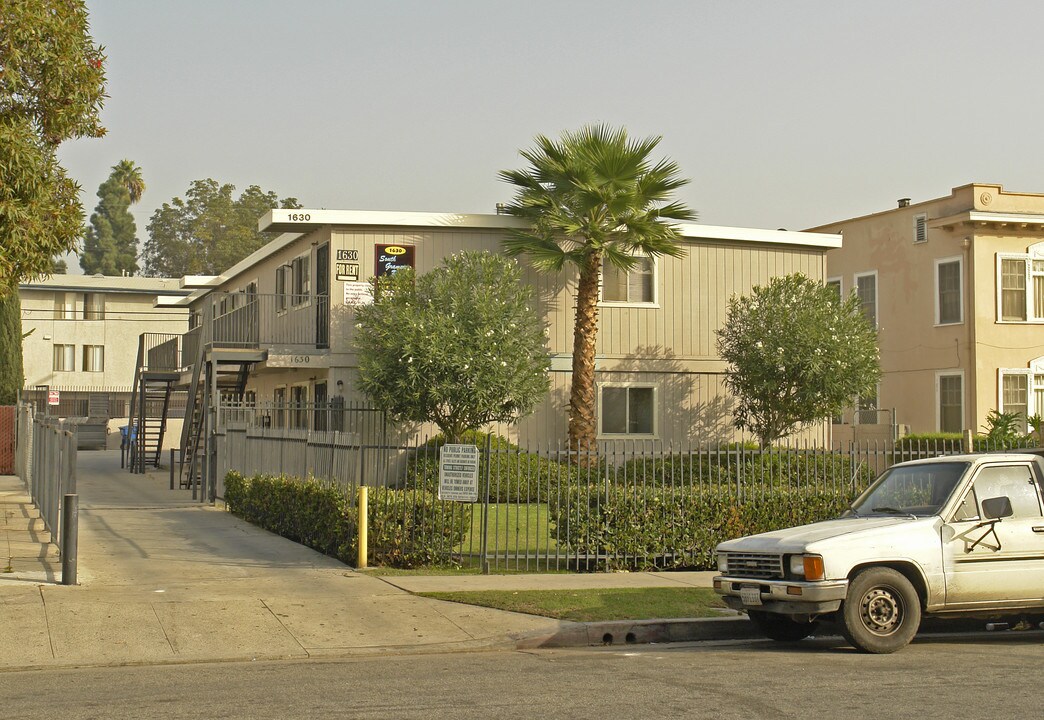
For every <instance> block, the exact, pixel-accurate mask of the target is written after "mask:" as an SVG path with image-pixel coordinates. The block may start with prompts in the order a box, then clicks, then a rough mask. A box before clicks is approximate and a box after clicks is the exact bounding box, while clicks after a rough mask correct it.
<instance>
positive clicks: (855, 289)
mask: <svg viewBox="0 0 1044 720" xmlns="http://www.w3.org/2000/svg"><path fill="white" fill-rule="evenodd" d="M865 277H872V278H873V279H874V328H875V329H876V328H879V327H880V326H881V284H880V282H878V277H877V271H876V270H870V271H868V272H861V273H856V274H854V275H853V276H852V293H853V294H855V295H856V297H858V296H859V278H865ZM861 303H862V301H861V300H860V304H861Z"/></svg>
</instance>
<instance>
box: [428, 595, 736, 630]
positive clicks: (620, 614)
mask: <svg viewBox="0 0 1044 720" xmlns="http://www.w3.org/2000/svg"><path fill="white" fill-rule="evenodd" d="M419 594H420V595H422V596H423V597H429V598H435V599H437V600H448V601H450V602H457V603H464V604H466V605H480V606H482V607H489V608H496V609H497V610H510V611H511V612H520V613H526V614H529V615H543V616H544V617H550V618H555V619H558V620H573V621H576V622H596V621H602V620H655V619H662V618H696V617H717V616H720V615H721V610H722V609H723V608H724V607H725V605H724V603H722V602H721V600H720V599H719V597H718V595H717V594H716V593H715V592H714V591H713V590H711V589H710V588H613V589H594V590H515V591H512V590H480V591H473V592H432V593H419Z"/></svg>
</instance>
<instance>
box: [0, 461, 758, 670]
mask: <svg viewBox="0 0 1044 720" xmlns="http://www.w3.org/2000/svg"><path fill="white" fill-rule="evenodd" d="M78 475H79V477H78V491H79V495H80V527H79V555H78V567H79V571H78V579H79V583H80V584H79V585H77V586H64V585H61V584H59V582H60V579H61V564H60V561H59V559H58V557H57V554H56V550H55V548H54V546H53V545H49V544H47V543H48V541H49V536H48V534H47V533H46V531H45V530H44V529H43V523H42V521H41V520H40V519H39V518H38V517H36V513H35V510H34V509H33V508H32V506H31V504H30V503H29V498H28V497H27V496H26V493H25V488H24V486H23V485H22V482H21V480H19V479H18V478H16V477H11V476H3V477H0V507H2V511H3V525H0V530H2V533H3V535H2V540H0V565H3V567H0V571H2V572H0V669H12V668H26V667H38V666H77V665H110V664H139V663H167V662H190V661H205V660H206V661H219V660H249V659H260V658H266V659H273V658H306V657H322V656H338V655H348V654H356V653H377V652H389V651H391V652H426V651H446V650H461V649H479V648H492V647H498V648H509V647H511V648H513V647H518V646H530V647H536V646H549V645H563V644H586V643H587V642H599V641H601V640H602V639H603V638H605V637H606V633H607V632H611V631H609V630H606V628H605V627H602V626H594V625H592V626H587V625H584V624H578V623H568V622H559V621H555V620H549V619H547V618H538V617H532V616H529V615H521V614H516V613H507V612H502V611H497V610H489V609H485V608H478V607H473V606H468V605H460V604H455V603H447V602H440V601H436V600H430V599H426V598H421V597H417V596H415V595H412V594H411V593H412V592H427V591H438V590H470V589H482V588H499V589H529V588H532V589H540V588H547V589H553V588H559V589H560V588H573V587H648V586H665V585H666V586H678V585H682V586H684V585H709V583H710V580H709V578H710V575H711V574H710V573H651V574H646V573H619V574H605V575H598V574H590V575H514V576H486V577H481V576H440V577H413V576H398V577H389V578H383V579H382V578H378V577H374V576H372V575H368V574H366V573H365V572H355V571H354V570H352V568H350V567H348V566H346V565H344V564H342V563H340V562H337V561H336V560H332V559H330V558H328V557H325V556H323V555H320V554H318V553H316V552H313V551H311V550H309V549H307V548H305V547H303V546H301V545H298V544H296V543H293V542H290V541H288V540H285V539H283V538H280V537H278V536H276V535H273V534H271V533H268V532H265V531H263V530H259V529H258V528H255V527H253V526H251V525H249V524H247V523H245V522H243V521H241V520H239V519H237V518H235V517H232V516H231V515H229V514H228V513H226V512H224V511H223V510H221V509H217V508H214V507H210V506H207V505H201V504H199V503H195V502H193V501H192V499H191V496H190V493H189V492H188V491H185V490H173V491H172V490H170V489H169V480H168V477H167V476H166V475H165V474H164V473H162V472H158V473H154V474H146V475H131V474H130V473H127V472H126V471H121V470H120V469H119V456H118V454H116V453H114V452H112V451H109V452H82V453H80V454H79V461H78ZM730 622H731V625H732V626H733V627H735V626H736V625H737V624H736V622H735V621H730ZM690 624H693V625H694V624H695V623H690ZM742 624H743V626H744V627H745V626H746V623H742ZM630 625H632V624H628V625H627V627H624V626H623V625H619V626H616V625H614V626H612V627H613V628H614V630H615V631H616V632H618V633H619V636H620V638H621V641H622V639H623V638H624V637H627V638H628V639H629V640H630V641H642V640H647V639H649V638H654V639H656V638H658V639H691V637H689V636H687V635H686V634H685V633H682V634H679V631H680V629H681V628H682V626H681V625H679V624H678V621H673V622H671V623H667V624H659V625H656V624H650V625H649V626H648V627H646V628H644V629H638V630H636V629H634V628H632V627H630ZM650 633H651V634H650Z"/></svg>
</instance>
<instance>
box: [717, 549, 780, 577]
mask: <svg viewBox="0 0 1044 720" xmlns="http://www.w3.org/2000/svg"><path fill="white" fill-rule="evenodd" d="M725 558H726V560H727V561H728V567H729V569H728V571H727V573H726V574H728V575H731V576H732V577H746V578H759V579H768V578H782V577H783V556H782V555H773V554H771V553H736V552H730V553H726V554H725Z"/></svg>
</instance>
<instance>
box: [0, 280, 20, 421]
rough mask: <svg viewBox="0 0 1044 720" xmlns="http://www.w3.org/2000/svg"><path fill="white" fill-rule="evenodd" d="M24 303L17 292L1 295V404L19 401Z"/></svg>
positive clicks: (12, 403)
mask: <svg viewBox="0 0 1044 720" xmlns="http://www.w3.org/2000/svg"><path fill="white" fill-rule="evenodd" d="M21 310H22V303H21V300H20V299H19V297H18V293H17V292H9V293H7V295H6V296H5V295H0V405H14V404H15V403H17V402H18V391H19V390H20V389H21V387H22V382H23V380H24V377H23V374H22V372H23V371H22V312H21Z"/></svg>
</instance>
